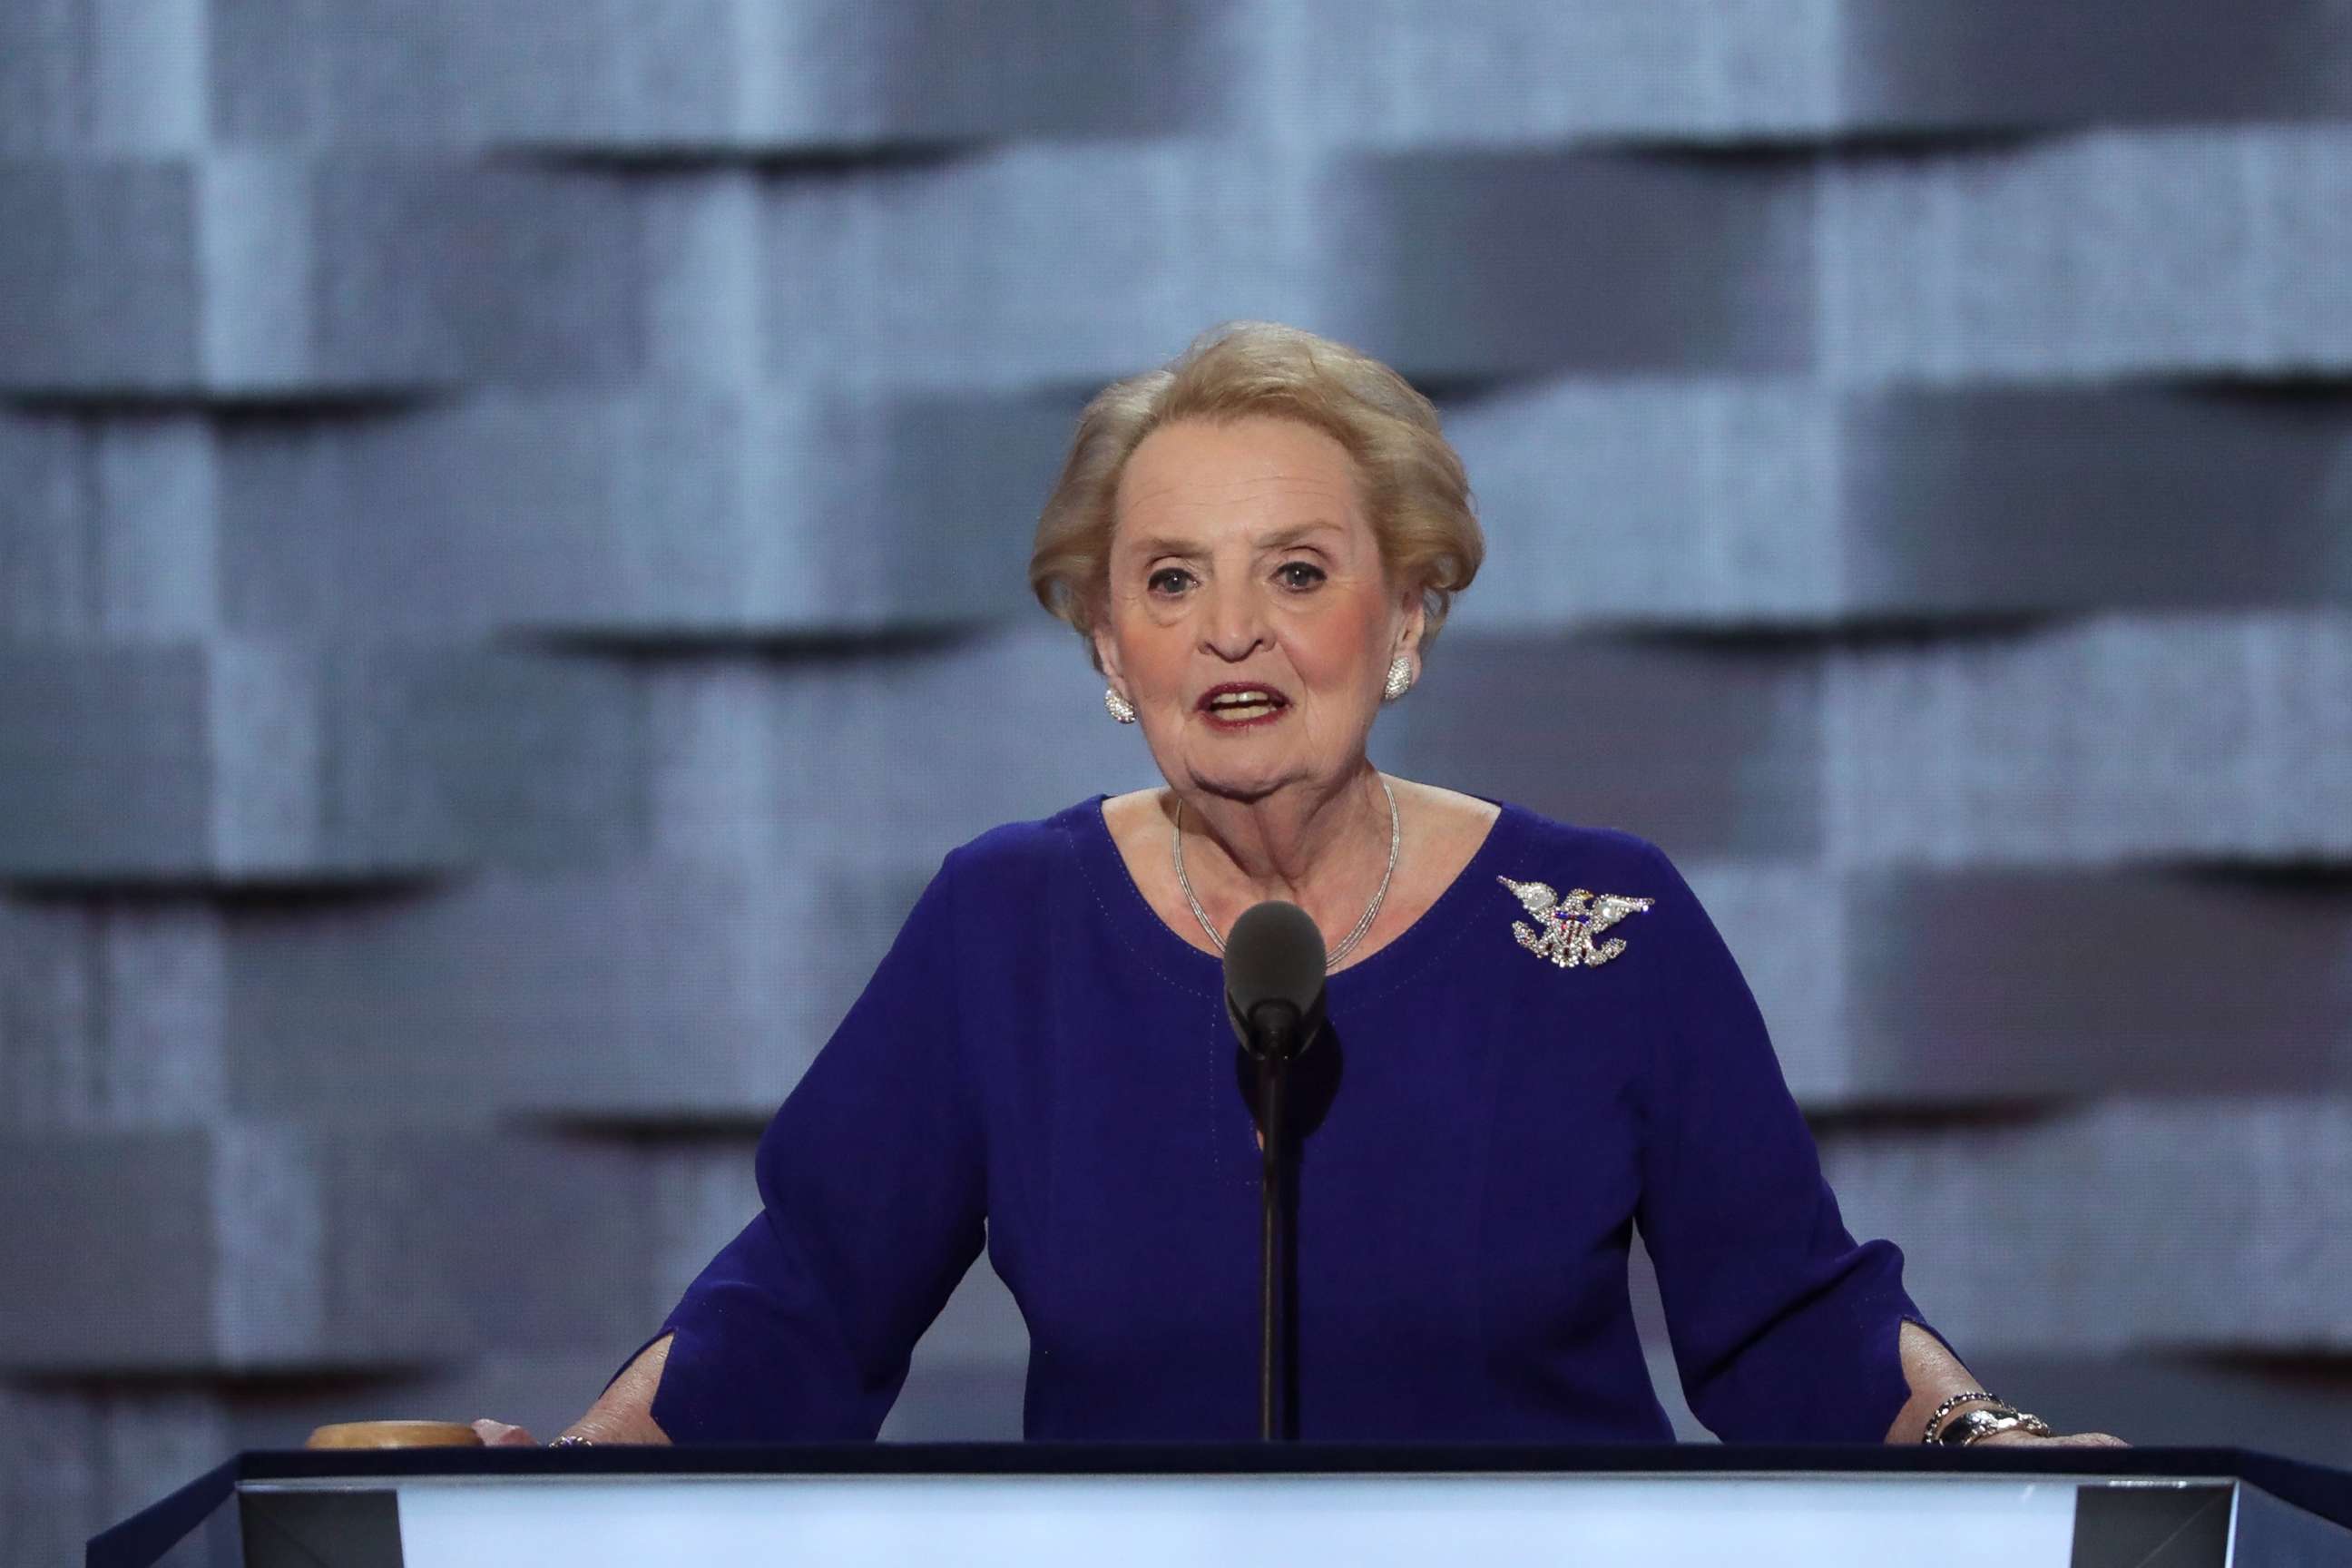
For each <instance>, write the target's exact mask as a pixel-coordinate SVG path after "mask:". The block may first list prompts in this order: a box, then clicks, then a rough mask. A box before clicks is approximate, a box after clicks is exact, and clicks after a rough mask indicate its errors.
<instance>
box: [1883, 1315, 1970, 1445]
mask: <svg viewBox="0 0 2352 1568" xmlns="http://www.w3.org/2000/svg"><path fill="white" fill-rule="evenodd" d="M1898 1343H1899V1348H1900V1352H1901V1354H1902V1357H1903V1376H1904V1380H1905V1381H1906V1382H1907V1383H1909V1384H1910V1385H1911V1397H1910V1398H1909V1399H1907V1400H1906V1401H1905V1402H1904V1405H1903V1408H1902V1409H1900V1410H1898V1411H1896V1412H1895V1424H1894V1425H1893V1426H1889V1427H1888V1428H1887V1429H1886V1440H1887V1441H1888V1442H1890V1443H1916V1442H1917V1441H1918V1440H1919V1437H1920V1435H1921V1434H1922V1433H1924V1432H1926V1431H1927V1417H1929V1416H1930V1415H1934V1414H1935V1413H1936V1406H1937V1405H1941V1404H1942V1403H1944V1401H1945V1400H1947V1399H1949V1398H1951V1397H1952V1395H1954V1394H1966V1393H1968V1392H1969V1391H1970V1390H1972V1389H1975V1388H1977V1387H1979V1386H1980V1385H1979V1384H1977V1383H1976V1382H1975V1381H1974V1380H1973V1379H1972V1378H1971V1377H1970V1376H1969V1369H1968V1368H1967V1367H1965V1366H1962V1365H1961V1364H1960V1358H1959V1357H1958V1356H1956V1355H1954V1354H1953V1353H1952V1352H1950V1351H1948V1350H1946V1349H1945V1348H1944V1342H1943V1341H1941V1340H1939V1339H1937V1337H1936V1336H1935V1335H1933V1334H1931V1333H1929V1332H1928V1331H1927V1330H1925V1329H1923V1328H1921V1327H1920V1326H1919V1325H1918V1324H1916V1323H1905V1324H1904V1325H1903V1331H1902V1336H1901V1339H1900V1341H1899V1342H1898Z"/></svg>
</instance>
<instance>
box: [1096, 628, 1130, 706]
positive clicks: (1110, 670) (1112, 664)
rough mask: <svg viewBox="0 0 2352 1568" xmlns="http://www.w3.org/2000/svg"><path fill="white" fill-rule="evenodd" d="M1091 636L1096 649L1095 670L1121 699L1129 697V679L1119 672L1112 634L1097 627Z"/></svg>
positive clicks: (1116, 649)
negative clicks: (1100, 673) (1097, 670)
mask: <svg viewBox="0 0 2352 1568" xmlns="http://www.w3.org/2000/svg"><path fill="white" fill-rule="evenodd" d="M1089 635H1090V637H1091V638H1092V640H1093V642H1094V647H1095V668H1097V669H1099V670H1101V671H1102V673H1103V679H1105V680H1108V681H1109V682H1110V684H1111V689H1112V690H1114V691H1116V692H1118V694H1119V695H1120V696H1121V697H1125V696H1127V677H1126V676H1125V675H1123V674H1121V673H1120V671H1119V668H1118V646H1117V645H1116V644H1114V643H1113V642H1112V641H1111V640H1110V632H1109V631H1108V628H1106V627H1103V626H1096V627H1095V629H1094V631H1093V632H1092V633H1091V634H1089Z"/></svg>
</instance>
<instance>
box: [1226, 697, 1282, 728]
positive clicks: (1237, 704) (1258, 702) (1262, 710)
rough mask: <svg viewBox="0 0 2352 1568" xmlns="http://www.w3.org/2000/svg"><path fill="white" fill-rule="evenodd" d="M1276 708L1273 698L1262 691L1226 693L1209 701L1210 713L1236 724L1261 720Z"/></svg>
mask: <svg viewBox="0 0 2352 1568" xmlns="http://www.w3.org/2000/svg"><path fill="white" fill-rule="evenodd" d="M1277 706H1279V704H1277V703H1276V701H1275V700H1274V698H1273V697H1272V696H1271V695H1270V694H1268V693H1266V692H1264V691H1228V692H1224V693H1223V694H1221V695H1219V696H1216V697H1213V698H1211V699H1210V700H1209V711H1210V712H1212V713H1213V714H1215V715H1216V716H1217V717H1218V718H1220V719H1229V720H1232V721H1235V722H1237V723H1238V722H1240V721H1244V720H1248V719H1263V718H1265V716H1266V715H1267V714H1269V713H1271V712H1273V711H1274V710H1275V709H1276V707H1277Z"/></svg>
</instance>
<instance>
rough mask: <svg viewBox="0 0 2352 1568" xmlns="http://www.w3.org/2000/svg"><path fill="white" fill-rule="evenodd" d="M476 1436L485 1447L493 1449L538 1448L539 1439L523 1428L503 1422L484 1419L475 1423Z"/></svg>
mask: <svg viewBox="0 0 2352 1568" xmlns="http://www.w3.org/2000/svg"><path fill="white" fill-rule="evenodd" d="M474 1435H475V1436H478V1437H479V1438H481V1440H482V1442H483V1444H484V1446H485V1447H492V1448H536V1447H539V1439H538V1438H536V1437H534V1436H531V1435H530V1431H529V1430H528V1429H526V1428H524V1427H521V1426H508V1425H507V1424H506V1423H505V1422H503V1421H491V1420H488V1419H484V1420H480V1421H477V1422H475V1423H474Z"/></svg>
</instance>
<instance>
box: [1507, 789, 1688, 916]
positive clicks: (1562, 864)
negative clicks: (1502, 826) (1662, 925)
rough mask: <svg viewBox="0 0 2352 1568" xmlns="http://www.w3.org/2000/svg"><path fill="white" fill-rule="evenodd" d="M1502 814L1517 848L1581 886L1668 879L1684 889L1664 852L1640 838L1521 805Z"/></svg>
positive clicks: (1633, 894)
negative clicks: (1561, 819) (1511, 828)
mask: <svg viewBox="0 0 2352 1568" xmlns="http://www.w3.org/2000/svg"><path fill="white" fill-rule="evenodd" d="M1504 813H1505V816H1506V817H1507V820H1508V821H1509V822H1510V823H1511V824H1512V826H1514V828H1515V829H1516V833H1517V842H1518V845H1519V846H1523V847H1525V849H1526V851H1527V852H1528V853H1529V854H1531V855H1533V856H1536V857H1538V858H1540V859H1541V860H1543V861H1545V862H1547V863H1549V864H1551V865H1553V866H1554V867H1556V868H1559V869H1560V870H1561V871H1562V872H1563V873H1564V874H1569V875H1572V876H1573V878H1574V879H1575V880H1577V881H1578V882H1580V883H1585V884H1589V883H1590V882H1591V881H1594V880H1603V881H1605V880H1607V879H1609V878H1611V877H1612V876H1613V877H1616V878H1618V879H1622V880H1626V881H1628V882H1629V883H1630V882H1643V883H1655V882H1658V881H1659V880H1660V879H1671V881H1672V883H1673V885H1674V887H1675V890H1677V891H1679V890H1681V889H1682V885H1683V884H1682V877H1681V873H1679V872H1678V871H1676V870H1675V865H1674V862H1673V861H1672V860H1670V859H1668V858H1667V857H1666V852H1665V851H1664V850H1663V849H1661V848H1659V847H1657V845H1655V844H1654V843H1652V842H1651V841H1650V840H1649V839H1646V838H1644V837H1641V836H1640V835H1639V834H1636V833H1629V832H1627V831H1625V830H1624V829H1623V828H1621V827H1597V826H1590V825H1588V824H1584V823H1577V822H1562V821H1560V820H1559V819H1558V818H1555V817H1549V816H1544V815H1543V814H1542V813H1540V812H1536V811H1530V810H1528V808H1527V807H1526V806H1523V805H1508V806H1506V807H1504ZM1592 890H1593V891H1595V892H1600V891H1604V890H1605V891H1608V892H1612V893H1622V894H1623V895H1624V896H1626V897H1628V898H1642V897H1645V896H1648V889H1646V888H1635V887H1631V886H1629V887H1626V888H1623V889H1619V888H1613V887H1612V888H1608V889H1600V888H1594V889H1592Z"/></svg>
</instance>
